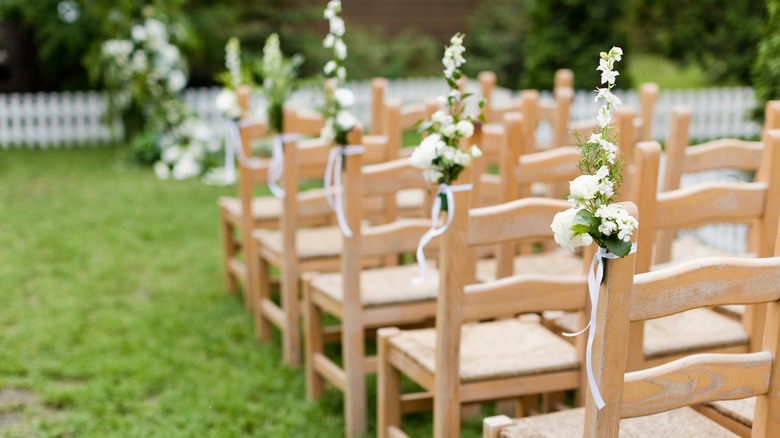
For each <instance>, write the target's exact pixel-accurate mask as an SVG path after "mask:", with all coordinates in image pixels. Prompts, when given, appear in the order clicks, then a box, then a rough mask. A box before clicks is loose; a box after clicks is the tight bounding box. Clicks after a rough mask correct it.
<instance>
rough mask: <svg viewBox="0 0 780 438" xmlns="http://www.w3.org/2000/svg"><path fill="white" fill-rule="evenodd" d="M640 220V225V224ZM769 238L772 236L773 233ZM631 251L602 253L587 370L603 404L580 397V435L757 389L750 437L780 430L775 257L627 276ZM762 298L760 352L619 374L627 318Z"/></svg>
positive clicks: (601, 433)
mask: <svg viewBox="0 0 780 438" xmlns="http://www.w3.org/2000/svg"><path fill="white" fill-rule="evenodd" d="M640 227H641V225H640ZM771 240H775V238H774V237H773V238H772V239H771ZM633 267H634V255H629V256H627V257H625V258H623V259H617V260H608V261H606V267H605V272H606V275H605V282H604V285H603V286H602V288H601V293H600V294H599V302H598V306H599V308H598V317H597V320H596V321H595V322H596V327H595V330H596V333H595V341H594V345H593V359H594V362H593V370H594V374H595V377H596V382H598V385H599V390H600V392H601V395H602V396H603V399H604V402H605V404H606V405H605V406H604V407H603V408H602V409H601V410H599V409H597V408H596V405H595V402H594V401H593V400H592V398H591V397H587V401H586V414H585V416H586V417H585V418H586V420H585V434H584V436H585V437H593V438H595V437H599V438H610V437H617V436H618V430H619V423H620V419H621V418H631V417H637V416H644V415H650V414H654V413H659V412H664V411H668V410H672V409H676V408H679V407H683V406H688V405H693V404H698V403H705V402H710V401H715V400H729V399H741V398H746V397H752V396H758V401H757V403H756V411H755V416H754V420H753V432H752V436H754V437H770V436H780V416H778V415H777V412H780V378H778V377H780V363H779V362H778V361H777V360H776V359H775V358H777V355H778V353H780V351H779V350H780V302H779V300H780V257H771V258H760V259H740V258H726V257H712V258H705V259H700V260H698V261H691V262H688V263H684V264H681V265H677V266H673V267H670V268H667V269H663V270H659V271H655V272H650V273H644V274H637V275H633ZM763 303H768V314H767V318H766V325H765V331H764V336H763V339H764V341H763V347H762V349H761V350H762V351H758V352H754V353H748V354H698V355H692V356H688V357H684V358H682V359H678V360H676V361H674V362H670V363H667V364H665V365H661V366H658V367H654V368H650V369H646V370H641V371H635V372H631V373H627V374H624V372H625V369H626V351H627V349H628V344H629V340H628V332H629V330H628V327H629V324H631V323H632V322H639V321H645V320H649V319H654V318H660V317H664V316H667V315H672V314H676V313H680V312H683V311H686V310H690V309H695V308H700V307H710V306H717V305H728V304H754V305H758V304H763Z"/></svg>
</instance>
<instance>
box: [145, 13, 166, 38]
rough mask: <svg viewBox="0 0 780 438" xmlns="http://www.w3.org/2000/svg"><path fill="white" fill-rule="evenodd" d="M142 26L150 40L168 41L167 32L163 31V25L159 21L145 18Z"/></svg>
mask: <svg viewBox="0 0 780 438" xmlns="http://www.w3.org/2000/svg"><path fill="white" fill-rule="evenodd" d="M144 25H145V26H146V33H147V35H148V36H149V39H150V40H154V41H168V31H167V30H165V25H164V24H163V23H162V22H161V21H160V20H156V19H154V18H147V19H146V22H145V23H144Z"/></svg>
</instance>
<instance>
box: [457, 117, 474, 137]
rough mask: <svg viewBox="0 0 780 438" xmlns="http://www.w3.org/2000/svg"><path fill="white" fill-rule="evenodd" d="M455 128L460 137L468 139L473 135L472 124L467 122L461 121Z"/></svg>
mask: <svg viewBox="0 0 780 438" xmlns="http://www.w3.org/2000/svg"><path fill="white" fill-rule="evenodd" d="M455 127H456V129H457V131H458V134H460V135H461V137H465V138H469V137H471V136H472V135H474V124H472V123H471V122H469V121H468V120H461V121H460V122H458V124H457V125H455Z"/></svg>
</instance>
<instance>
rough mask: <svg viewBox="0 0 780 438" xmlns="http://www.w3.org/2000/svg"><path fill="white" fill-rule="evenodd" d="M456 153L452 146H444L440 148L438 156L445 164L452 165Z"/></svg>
mask: <svg viewBox="0 0 780 438" xmlns="http://www.w3.org/2000/svg"><path fill="white" fill-rule="evenodd" d="M457 153H458V150H457V149H456V148H454V147H452V146H444V147H442V148H441V153H440V156H441V158H442V159H443V160H444V161H445V162H447V163H452V162H454V161H455V156H456V155H457Z"/></svg>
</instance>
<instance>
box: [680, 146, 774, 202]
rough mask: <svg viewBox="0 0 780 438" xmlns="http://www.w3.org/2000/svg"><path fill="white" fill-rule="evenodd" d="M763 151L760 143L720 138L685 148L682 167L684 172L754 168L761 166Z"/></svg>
mask: <svg viewBox="0 0 780 438" xmlns="http://www.w3.org/2000/svg"><path fill="white" fill-rule="evenodd" d="M763 153H764V145H763V144H762V143H759V142H755V141H745V140H739V139H734V138H721V139H718V140H713V141H709V142H706V143H701V144H697V145H696V146H689V147H688V148H686V150H685V157H684V162H683V169H684V171H685V172H703V171H707V170H715V169H736V170H756V169H758V168H759V167H760V166H761V158H762V156H763ZM669 190H672V189H669Z"/></svg>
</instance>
